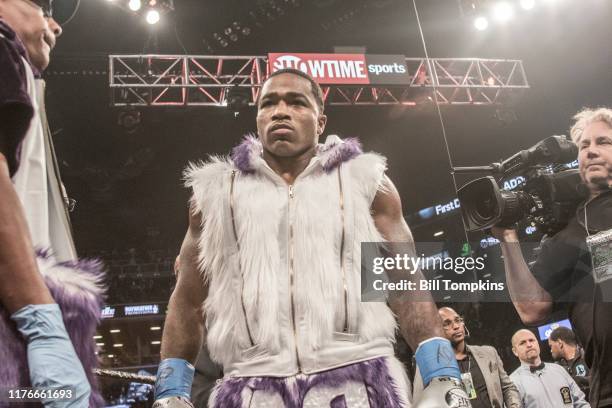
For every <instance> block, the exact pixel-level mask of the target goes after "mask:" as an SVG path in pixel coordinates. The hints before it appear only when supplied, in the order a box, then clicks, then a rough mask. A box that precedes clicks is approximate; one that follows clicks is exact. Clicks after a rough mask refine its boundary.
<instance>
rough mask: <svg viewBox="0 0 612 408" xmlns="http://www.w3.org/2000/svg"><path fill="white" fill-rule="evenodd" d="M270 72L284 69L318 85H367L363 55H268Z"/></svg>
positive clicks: (367, 79)
mask: <svg viewBox="0 0 612 408" xmlns="http://www.w3.org/2000/svg"><path fill="white" fill-rule="evenodd" d="M268 64H269V67H270V72H274V71H278V70H280V69H285V68H294V69H299V70H301V71H304V72H306V73H308V74H309V75H310V76H312V77H313V78H314V79H315V80H316V81H317V82H318V83H320V84H369V83H370V79H369V77H368V67H367V64H366V56H365V55H363V54H287V53H283V54H279V53H276V54H268Z"/></svg>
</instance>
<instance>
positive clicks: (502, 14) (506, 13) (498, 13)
mask: <svg viewBox="0 0 612 408" xmlns="http://www.w3.org/2000/svg"><path fill="white" fill-rule="evenodd" d="M513 15H514V9H513V8H512V5H511V4H510V3H507V2H505V1H502V2H499V3H497V4H496V5H495V7H494V8H493V16H494V17H495V19H496V20H497V21H499V22H502V23H505V22H506V21H508V20H510V19H511V18H512V16H513Z"/></svg>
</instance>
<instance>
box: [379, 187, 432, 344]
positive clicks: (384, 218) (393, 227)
mask: <svg viewBox="0 0 612 408" xmlns="http://www.w3.org/2000/svg"><path fill="white" fill-rule="evenodd" d="M384 183H385V186H384V188H383V189H381V190H379V191H378V193H377V194H376V196H375V197H374V201H373V203H372V213H373V217H374V223H375V224H376V228H377V229H378V231H379V232H380V233H381V234H382V236H383V237H384V238H385V239H386V240H387V241H389V243H390V250H391V252H392V253H391V254H389V255H390V256H393V255H394V253H403V252H405V251H406V250H408V251H409V254H408V255H409V256H416V250H415V246H414V239H413V237H412V233H411V232H410V228H408V224H406V221H405V220H404V217H403V214H402V203H401V199H400V196H399V193H398V192H397V189H396V188H395V185H394V184H393V182H391V180H389V178H387V177H385V181H384ZM394 242H397V243H401V247H399V248H398V247H396V250H394V245H393V243H394ZM391 274H396V275H398V276H389V278H390V280H396V279H398V280H399V279H407V280H411V281H414V282H418V281H419V280H420V279H422V278H423V275H422V273H421V271H420V270H417V271H416V273H414V274H412V275H411V274H410V273H408V272H406V271H391ZM416 287H417V288H418V284H417V285H416ZM389 305H390V306H391V309H392V310H393V312H395V314H396V315H397V317H398V321H399V325H400V331H401V333H402V336H403V337H404V339H405V340H406V342H407V343H408V344H409V345H410V347H411V348H412V350H416V349H417V346H418V345H419V343H421V342H422V341H423V340H426V339H429V338H432V337H443V331H442V324H441V322H440V317H439V316H438V309H437V307H436V304H435V303H434V301H433V299H432V297H431V294H430V293H429V292H428V291H418V290H414V291H410V293H408V292H398V291H392V292H391V294H390V297H389Z"/></svg>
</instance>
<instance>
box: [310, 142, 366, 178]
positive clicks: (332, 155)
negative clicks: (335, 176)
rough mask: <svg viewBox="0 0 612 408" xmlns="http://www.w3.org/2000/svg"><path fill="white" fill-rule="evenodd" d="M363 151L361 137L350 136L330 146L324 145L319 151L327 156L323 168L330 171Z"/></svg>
mask: <svg viewBox="0 0 612 408" xmlns="http://www.w3.org/2000/svg"><path fill="white" fill-rule="evenodd" d="M361 153H363V150H362V149H361V143H360V142H359V139H357V138H354V137H350V138H347V139H344V140H343V141H342V142H341V143H334V144H332V145H330V146H327V145H323V146H322V147H321V150H320V152H319V154H320V155H323V156H324V157H325V160H324V161H322V163H321V164H322V166H323V170H324V171H325V172H326V173H330V172H331V171H332V170H333V169H335V168H336V167H338V166H339V165H340V163H343V162H347V161H349V160H351V159H353V158H355V157H357V156H359V155H360V154H361Z"/></svg>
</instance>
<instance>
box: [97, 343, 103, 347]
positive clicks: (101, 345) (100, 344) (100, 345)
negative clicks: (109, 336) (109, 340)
mask: <svg viewBox="0 0 612 408" xmlns="http://www.w3.org/2000/svg"><path fill="white" fill-rule="evenodd" d="M96 346H98V347H104V343H96Z"/></svg>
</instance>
